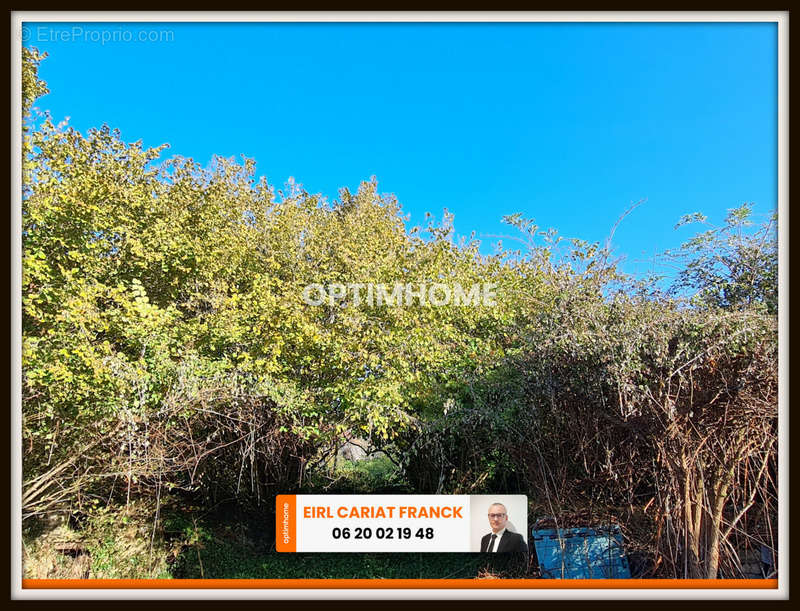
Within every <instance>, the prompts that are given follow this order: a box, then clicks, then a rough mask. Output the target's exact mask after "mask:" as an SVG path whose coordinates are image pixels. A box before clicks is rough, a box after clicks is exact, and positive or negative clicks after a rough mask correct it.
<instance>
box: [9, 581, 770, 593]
mask: <svg viewBox="0 0 800 611" xmlns="http://www.w3.org/2000/svg"><path fill="white" fill-rule="evenodd" d="M22 587H23V588H24V589H31V590H54V589H56V590H57V589H68V590H126V589H135V590H143V589H151V588H152V589H158V590H181V589H186V590H210V589H215V590H216V589H223V590H232V589H242V590H261V589H266V590H275V589H311V590H344V589H359V590H395V589H397V590H409V589H424V590H525V589H528V590H594V589H597V590H614V589H619V590H647V589H671V590H683V589H685V590H724V589H734V590H774V589H777V588H778V580H777V579H23V580H22Z"/></svg>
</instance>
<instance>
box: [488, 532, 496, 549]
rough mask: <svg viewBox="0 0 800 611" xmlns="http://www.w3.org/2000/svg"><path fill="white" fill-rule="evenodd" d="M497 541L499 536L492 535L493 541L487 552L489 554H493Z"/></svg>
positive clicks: (490, 542)
mask: <svg viewBox="0 0 800 611" xmlns="http://www.w3.org/2000/svg"><path fill="white" fill-rule="evenodd" d="M495 539H497V535H492V540H491V541H489V549H487V550H486V551H487V552H493V551H494V540H495Z"/></svg>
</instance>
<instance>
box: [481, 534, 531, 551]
mask: <svg viewBox="0 0 800 611" xmlns="http://www.w3.org/2000/svg"><path fill="white" fill-rule="evenodd" d="M491 540H492V533H489V534H488V535H484V537H483V539H481V551H482V552H485V551H487V550H488V549H489V541H491ZM494 544H495V546H496V547H497V553H498V554H502V553H504V552H523V553H525V554H527V553H528V546H527V545H526V544H525V539H523V538H522V535H520V534H519V533H512V532H511V531H510V530H507V531H506V532H504V533H503V536H502V537H500V541H495V542H494Z"/></svg>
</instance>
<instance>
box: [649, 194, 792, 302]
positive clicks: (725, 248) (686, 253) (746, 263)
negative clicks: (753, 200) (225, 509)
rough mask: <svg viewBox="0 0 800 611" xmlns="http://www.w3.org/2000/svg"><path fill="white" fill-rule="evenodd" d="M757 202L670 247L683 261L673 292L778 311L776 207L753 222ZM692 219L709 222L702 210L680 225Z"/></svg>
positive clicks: (678, 260)
mask: <svg viewBox="0 0 800 611" xmlns="http://www.w3.org/2000/svg"><path fill="white" fill-rule="evenodd" d="M752 216H753V205H752V204H749V203H744V204H742V205H741V206H739V207H738V208H735V209H733V210H731V211H730V212H729V213H728V215H727V217H726V218H725V224H724V225H722V226H721V227H713V226H712V227H709V228H708V229H707V230H705V231H703V232H701V233H698V234H697V235H695V236H694V237H692V238H691V239H690V240H688V241H687V242H685V243H684V244H683V245H682V246H681V248H679V249H677V250H674V251H668V252H667V253H665V255H666V257H667V258H668V259H669V260H671V261H673V262H675V263H677V264H678V265H679V269H680V272H679V274H678V277H677V280H676V281H675V282H674V284H673V286H672V293H673V294H684V293H686V292H688V293H689V295H691V296H692V298H693V300H694V302H695V303H697V304H700V305H704V306H714V307H720V308H726V309H742V308H759V309H762V310H764V311H766V312H768V313H770V314H776V313H777V311H778V237H777V223H778V213H777V212H775V213H773V214H771V215H770V218H769V220H767V221H766V222H764V223H761V224H759V225H755V224H754V221H753V220H752ZM690 223H702V224H707V219H706V217H705V216H703V215H702V214H700V213H694V214H688V215H686V216H684V217H683V218H681V220H680V222H679V223H678V224H677V225H676V226H675V227H676V229H677V228H678V227H681V226H683V225H687V224H690Z"/></svg>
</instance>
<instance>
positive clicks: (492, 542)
mask: <svg viewBox="0 0 800 611" xmlns="http://www.w3.org/2000/svg"><path fill="white" fill-rule="evenodd" d="M507 524H508V511H507V510H506V507H505V505H503V504H502V503H492V504H491V505H490V506H489V526H491V528H492V532H490V533H489V534H487V535H485V536H484V537H483V538H482V539H481V551H482V552H491V553H493V552H496V553H504V552H523V553H526V554H527V553H528V546H527V544H526V543H525V539H523V538H522V535H520V534H519V533H515V532H511V531H510V530H507V529H506V525H507Z"/></svg>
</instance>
